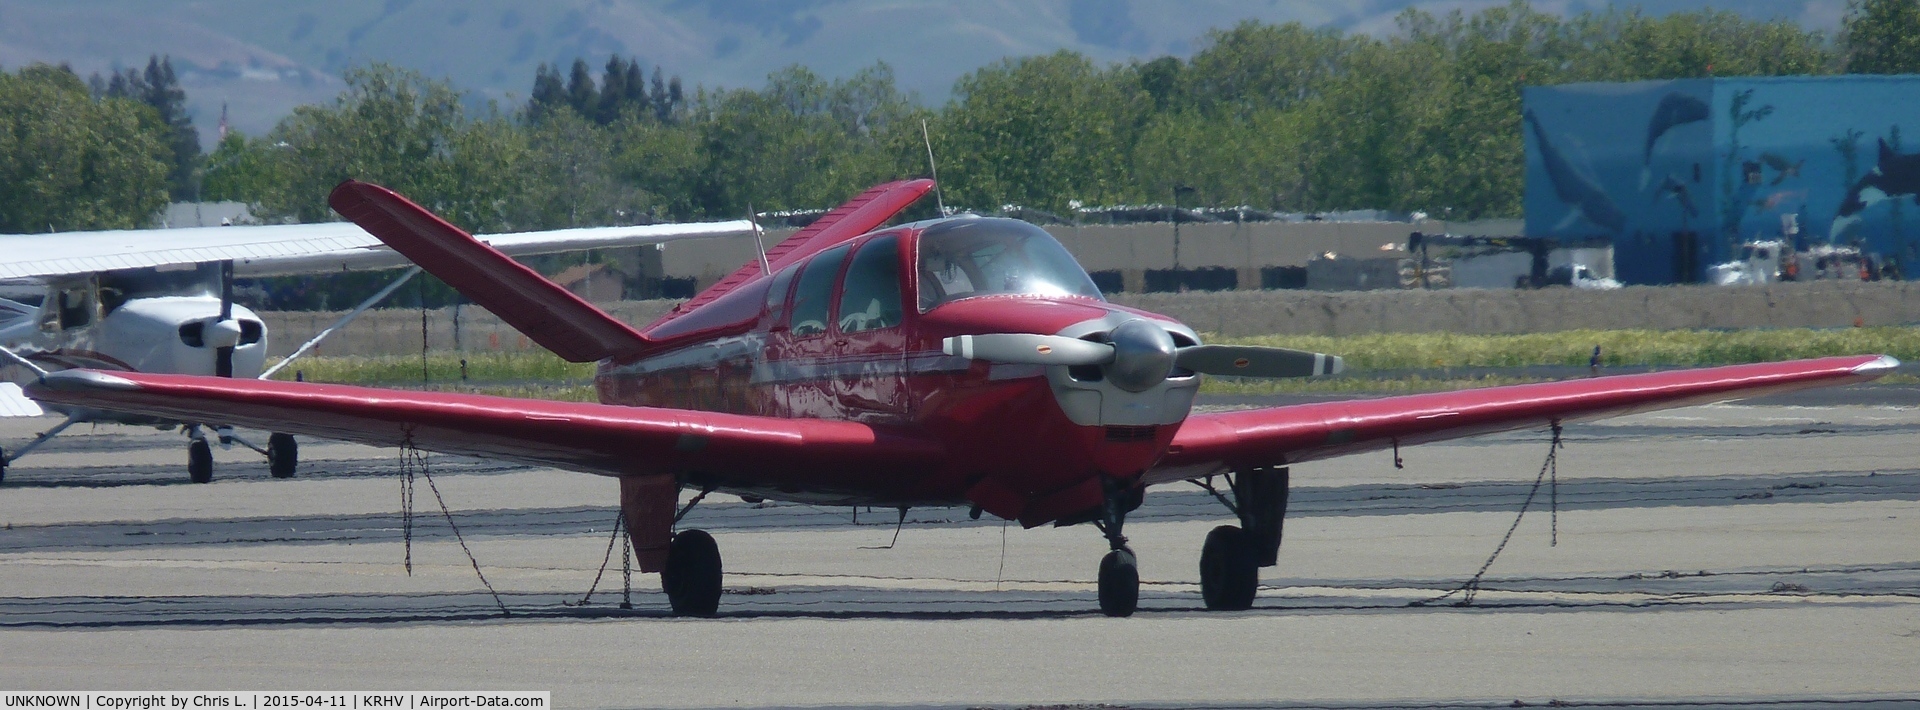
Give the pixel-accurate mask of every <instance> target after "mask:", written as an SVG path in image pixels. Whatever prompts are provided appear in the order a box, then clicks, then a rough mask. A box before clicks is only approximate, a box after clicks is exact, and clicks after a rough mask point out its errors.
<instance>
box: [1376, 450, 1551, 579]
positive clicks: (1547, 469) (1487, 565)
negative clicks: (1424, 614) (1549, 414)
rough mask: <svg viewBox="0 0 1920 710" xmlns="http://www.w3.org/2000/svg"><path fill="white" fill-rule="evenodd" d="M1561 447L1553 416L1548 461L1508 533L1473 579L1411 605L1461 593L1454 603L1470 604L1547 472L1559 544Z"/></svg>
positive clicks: (1508, 528)
mask: <svg viewBox="0 0 1920 710" xmlns="http://www.w3.org/2000/svg"><path fill="white" fill-rule="evenodd" d="M1562 446H1563V444H1562V443H1561V441H1560V420H1558V419H1555V420H1553V441H1552V442H1549V443H1548V444H1547V460H1546V461H1545V462H1544V463H1542V464H1540V475H1538V476H1536V477H1534V479H1533V488H1531V489H1529V490H1528V491H1527V499H1526V500H1525V501H1522V502H1521V503H1520V513H1519V514H1518V515H1515V516H1513V524H1512V525H1509V526H1507V534H1506V535H1503V536H1501V537H1500V544H1499V545H1498V546H1496V547H1494V548H1493V554H1491V555H1488V556H1487V561H1486V562H1484V563H1482V564H1481V565H1480V571H1478V572H1475V573H1473V578H1472V579H1469V580H1467V582H1466V583H1465V584H1462V585H1460V586H1459V587H1457V588H1455V589H1453V590H1451V591H1448V592H1447V593H1446V594H1442V595H1440V596H1437V597H1434V598H1432V599H1426V600H1421V601H1416V602H1413V603H1412V604H1411V606H1426V605H1428V604H1433V603H1436V602H1439V601H1441V600H1444V599H1446V598H1448V597H1451V596H1453V595H1455V594H1463V596H1462V597H1461V598H1460V601H1458V602H1456V603H1455V606H1472V605H1473V597H1474V595H1475V594H1478V593H1479V592H1480V579H1481V578H1482V577H1485V576H1486V574H1487V569H1488V568H1490V567H1492V566H1493V561H1494V560H1496V559H1499V558H1500V553H1501V551H1503V550H1506V549H1507V542H1508V541H1510V540H1512V539H1513V531H1515V530H1518V529H1520V521H1521V520H1523V519H1525V518H1526V517H1527V508H1528V507H1530V506H1532V505H1533V499H1534V497H1535V496H1537V495H1539V493H1540V486H1541V484H1543V483H1546V481H1547V477H1548V474H1549V473H1551V474H1552V476H1553V481H1554V485H1553V491H1552V493H1551V494H1550V495H1551V496H1552V498H1553V526H1554V529H1553V533H1552V535H1553V538H1552V539H1553V544H1554V545H1555V546H1557V545H1559V543H1560V529H1559V526H1560V520H1559V518H1560V501H1559V497H1560V493H1559V487H1560V483H1559V481H1560V465H1559V453H1560V449H1561V448H1562Z"/></svg>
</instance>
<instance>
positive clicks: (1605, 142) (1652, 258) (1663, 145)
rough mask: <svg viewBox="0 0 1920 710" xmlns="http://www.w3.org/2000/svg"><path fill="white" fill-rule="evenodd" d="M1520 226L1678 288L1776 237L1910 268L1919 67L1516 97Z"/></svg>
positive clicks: (1919, 252) (1605, 86)
mask: <svg viewBox="0 0 1920 710" xmlns="http://www.w3.org/2000/svg"><path fill="white" fill-rule="evenodd" d="M1522 102H1523V105H1524V107H1525V109H1524V114H1523V121H1524V125H1523V128H1522V130H1523V132H1524V134H1525V140H1526V160H1527V174H1526V198H1525V200H1526V202H1525V209H1526V231H1527V234H1529V235H1532V236H1552V237H1561V238H1569V239H1571V238H1592V237H1606V238H1608V239H1611V240H1612V241H1613V244H1614V268H1615V271H1616V274H1617V277H1618V278H1619V279H1620V280H1622V281H1624V282H1627V283H1635V284H1665V283H1686V282H1694V281H1699V280H1701V279H1702V277H1703V275H1704V274H1705V271H1706V269H1707V267H1708V266H1709V265H1712V264H1716V263H1720V262H1723V261H1728V260H1731V259H1734V258H1736V257H1737V255H1738V254H1739V247H1740V245H1741V244H1743V243H1746V242H1751V241H1759V240H1774V239H1780V240H1785V241H1788V242H1790V243H1792V244H1794V245H1795V246H1796V247H1797V248H1799V249H1802V250H1804V249H1806V248H1807V247H1808V246H1809V245H1820V244H1834V245H1857V246H1858V247H1859V248H1860V249H1861V250H1862V251H1863V252H1865V253H1868V254H1874V255H1877V257H1878V258H1879V259H1881V260H1883V261H1884V262H1886V263H1888V264H1892V265H1895V266H1896V267H1897V268H1899V269H1900V271H1901V272H1902V273H1905V274H1907V275H1909V276H1912V275H1914V274H1916V273H1920V269H1916V268H1914V267H1915V266H1920V135H1909V136H1905V137H1904V138H1903V136H1902V131H1901V128H1902V126H1903V125H1905V124H1908V123H1920V76H1912V75H1907V76H1833V77H1775V78H1730V79H1682V80H1674V81H1642V82H1631V83H1585V84H1567V85H1563V86H1547V87H1532V88H1528V89H1526V90H1525V91H1524V92H1523V95H1522Z"/></svg>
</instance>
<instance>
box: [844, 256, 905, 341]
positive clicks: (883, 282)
mask: <svg viewBox="0 0 1920 710" xmlns="http://www.w3.org/2000/svg"><path fill="white" fill-rule="evenodd" d="M902 308H903V306H902V304H901V302H900V238H899V237H896V236H891V235H889V236H885V237H880V238H878V239H875V240H873V241H870V242H867V243H866V245H865V246H862V247H860V251H858V252H855V253H854V255H853V264H852V265H850V266H848V267H847V278H846V285H844V286H842V287H841V289H840V311H839V314H840V332H842V333H858V332H860V331H863V330H878V329H880V328H892V327H894V326H896V325H900V320H901V315H900V314H901V309H902Z"/></svg>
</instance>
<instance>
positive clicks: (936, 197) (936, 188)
mask: <svg viewBox="0 0 1920 710" xmlns="http://www.w3.org/2000/svg"><path fill="white" fill-rule="evenodd" d="M920 140H921V141H922V142H924V143H926V144H927V170H929V171H931V172H932V173H933V204H934V205H935V206H937V207H939V208H940V216H942V217H945V216H947V201H946V200H944V199H941V197H940V168H939V167H938V166H935V165H934V164H933V138H932V137H931V136H929V135H927V119H924V118H923V119H920Z"/></svg>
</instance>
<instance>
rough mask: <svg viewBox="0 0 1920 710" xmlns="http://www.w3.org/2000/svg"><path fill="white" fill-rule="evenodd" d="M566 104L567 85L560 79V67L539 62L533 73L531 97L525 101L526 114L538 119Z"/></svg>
mask: <svg viewBox="0 0 1920 710" xmlns="http://www.w3.org/2000/svg"><path fill="white" fill-rule="evenodd" d="M566 104H567V87H566V85H565V84H564V83H562V82H561V80H560V69H559V68H558V67H554V66H552V65H549V64H547V63H546V62H541V63H540V68H539V69H537V70H535V71H534V73H533V97H532V98H531V99H529V100H528V101H527V114H528V115H529V116H530V117H531V118H532V119H533V120H535V121H539V120H542V119H544V118H546V117H547V116H549V115H552V113H553V111H554V109H557V108H560V107H561V106H565V105H566Z"/></svg>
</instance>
